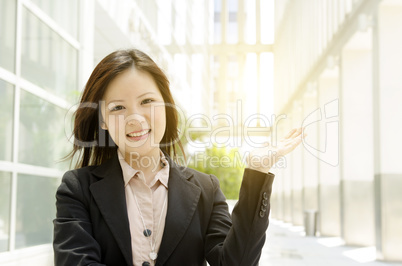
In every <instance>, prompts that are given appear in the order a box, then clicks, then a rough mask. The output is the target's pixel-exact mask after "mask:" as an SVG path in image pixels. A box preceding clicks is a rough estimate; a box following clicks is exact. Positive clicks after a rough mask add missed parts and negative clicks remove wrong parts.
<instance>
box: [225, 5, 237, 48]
mask: <svg viewBox="0 0 402 266" xmlns="http://www.w3.org/2000/svg"><path fill="white" fill-rule="evenodd" d="M227 3H228V11H229V16H228V19H229V21H228V24H227V27H228V28H227V32H226V41H227V43H237V41H238V35H239V33H238V29H237V10H238V3H237V0H228V2H227Z"/></svg>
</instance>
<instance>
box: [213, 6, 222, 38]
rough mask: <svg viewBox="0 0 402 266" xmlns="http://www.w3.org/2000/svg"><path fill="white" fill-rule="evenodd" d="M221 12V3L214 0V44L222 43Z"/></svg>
mask: <svg viewBox="0 0 402 266" xmlns="http://www.w3.org/2000/svg"><path fill="white" fill-rule="evenodd" d="M221 10H222V1H221V0H215V1H214V43H221V42H222V38H221V35H222V24H221Z"/></svg>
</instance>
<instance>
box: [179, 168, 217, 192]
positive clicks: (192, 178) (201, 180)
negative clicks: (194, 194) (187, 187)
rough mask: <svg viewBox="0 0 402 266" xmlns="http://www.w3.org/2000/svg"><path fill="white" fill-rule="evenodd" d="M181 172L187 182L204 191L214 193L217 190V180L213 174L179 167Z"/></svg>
mask: <svg viewBox="0 0 402 266" xmlns="http://www.w3.org/2000/svg"><path fill="white" fill-rule="evenodd" d="M181 171H183V173H184V175H185V176H186V177H187V180H188V181H189V182H191V183H193V184H195V185H196V186H198V187H200V188H201V189H202V190H204V191H215V190H216V189H217V188H219V180H218V178H217V177H216V176H215V175H213V174H207V173H204V172H200V171H197V170H195V169H192V168H190V167H181Z"/></svg>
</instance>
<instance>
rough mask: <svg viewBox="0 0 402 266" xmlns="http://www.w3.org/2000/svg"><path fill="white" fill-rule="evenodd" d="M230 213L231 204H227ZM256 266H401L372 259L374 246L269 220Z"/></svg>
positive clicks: (374, 254) (232, 204)
mask: <svg viewBox="0 0 402 266" xmlns="http://www.w3.org/2000/svg"><path fill="white" fill-rule="evenodd" d="M228 203H229V208H230V211H231V210H232V208H233V206H234V204H235V201H228ZM259 265H260V266H357V265H359V266H402V263H401V262H399V263H397V262H384V261H379V260H376V249H375V247H353V246H347V245H345V243H344V241H343V240H342V239H341V238H339V237H322V236H321V237H320V236H315V237H313V236H306V234H305V231H304V227H303V226H293V225H292V224H289V223H284V222H282V221H278V220H274V219H270V224H269V227H268V230H267V238H266V242H265V245H264V247H263V249H262V255H261V259H260V264H259Z"/></svg>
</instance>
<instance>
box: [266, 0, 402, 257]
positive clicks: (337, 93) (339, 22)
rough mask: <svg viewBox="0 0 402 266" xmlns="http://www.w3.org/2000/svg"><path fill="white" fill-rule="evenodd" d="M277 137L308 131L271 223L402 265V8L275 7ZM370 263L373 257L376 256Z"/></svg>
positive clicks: (327, 2)
mask: <svg viewBox="0 0 402 266" xmlns="http://www.w3.org/2000/svg"><path fill="white" fill-rule="evenodd" d="M275 9H276V10H275V14H276V18H275V20H276V23H275V30H276V31H275V32H276V35H275V49H274V53H275V91H274V95H275V99H274V102H275V113H277V114H285V115H286V116H287V117H286V119H283V120H282V121H280V122H279V123H278V124H277V128H276V131H277V132H278V134H280V135H282V133H283V132H285V131H286V130H288V129H289V128H293V127H300V126H304V127H306V132H307V133H308V136H307V138H306V139H305V141H304V145H303V146H304V147H303V149H297V150H296V151H295V152H294V153H293V154H292V155H291V156H290V158H289V159H288V161H287V166H288V167H283V168H282V169H278V171H279V175H281V178H280V179H278V180H277V182H278V184H277V185H278V187H277V190H276V193H275V194H273V200H272V202H273V203H272V205H273V207H272V216H273V217H274V218H276V219H279V220H283V221H286V222H290V223H293V224H295V225H302V224H303V218H304V217H303V212H304V211H305V210H309V209H313V210H317V211H318V232H319V233H320V234H321V235H322V236H334V237H340V238H341V239H342V240H343V241H344V242H345V243H346V244H348V245H355V246H360V247H371V248H372V249H370V250H371V251H372V253H373V252H374V253H376V254H374V256H373V258H377V259H380V260H387V261H402V256H401V253H400V252H399V248H398V247H400V246H402V227H401V226H400V224H401V220H402V207H401V206H402V205H401V204H400V202H401V200H402V196H401V194H400V193H399V192H398V189H397V188H400V187H402V164H401V163H400V162H399V158H400V156H399V154H400V150H401V149H402V142H401V141H397V139H398V138H399V136H400V135H401V134H402V127H401V125H400V123H398V122H397V121H399V117H400V115H401V114H402V108H401V105H400V104H399V101H400V99H402V75H400V69H402V68H401V64H402V52H401V49H400V47H401V45H402V37H401V36H402V34H401V33H402V2H401V1H392V0H383V1H380V0H353V1H352V0H324V1H321V0H317V1H314V0H313V1H297V0H288V1H276V2H275ZM371 255H372V254H369V256H371Z"/></svg>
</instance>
